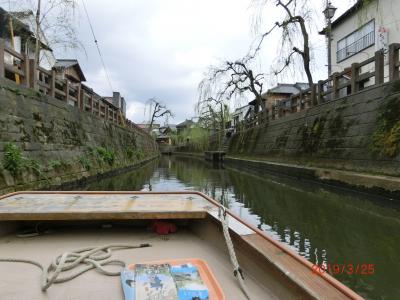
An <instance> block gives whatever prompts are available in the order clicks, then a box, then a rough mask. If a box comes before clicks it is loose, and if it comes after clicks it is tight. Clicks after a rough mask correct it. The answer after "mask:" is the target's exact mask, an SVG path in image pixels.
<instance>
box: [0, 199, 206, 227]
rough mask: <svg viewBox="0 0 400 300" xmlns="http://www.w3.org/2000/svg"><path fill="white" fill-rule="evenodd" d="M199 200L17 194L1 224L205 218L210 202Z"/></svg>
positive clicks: (4, 205) (5, 205) (1, 212)
mask: <svg viewBox="0 0 400 300" xmlns="http://www.w3.org/2000/svg"><path fill="white" fill-rule="evenodd" d="M195 198H196V199H195ZM195 198H193V199H188V197H187V196H186V197H185V196H184V195H152V194H150V195H135V194H123V195H118V194H106V195H103V194H97V195H96V194H79V193H76V194H23V195H18V194H17V195H12V196H10V197H6V198H4V199H3V200H1V201H0V220H3V221H5V220H10V221H11V220H21V221H22V220H91V219H93V220H99V219H101V220H105V219H106V220H127V219H128V220H133V219H199V218H205V217H206V215H207V210H206V207H205V206H206V204H207V201H206V200H204V199H202V198H201V197H198V196H197V197H195Z"/></svg>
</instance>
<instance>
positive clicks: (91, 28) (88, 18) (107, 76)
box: [82, 0, 114, 93]
mask: <svg viewBox="0 0 400 300" xmlns="http://www.w3.org/2000/svg"><path fill="white" fill-rule="evenodd" d="M82 4H83V8H84V10H85V14H86V17H87V20H88V22H89V26H90V31H91V32H92V35H93V39H94V43H95V44H96V48H97V52H98V53H99V56H100V60H101V64H102V65H103V69H104V72H105V73H106V78H107V82H108V85H109V87H110V89H111V93H112V92H113V91H114V89H113V87H112V84H111V80H110V76H109V74H108V71H107V68H106V64H105V63H104V59H103V55H101V51H100V46H99V43H98V42H97V39H96V35H95V34H94V30H93V26H92V22H91V21H90V17H89V14H88V11H87V9H86V5H85V0H82Z"/></svg>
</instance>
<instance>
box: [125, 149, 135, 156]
mask: <svg viewBox="0 0 400 300" xmlns="http://www.w3.org/2000/svg"><path fill="white" fill-rule="evenodd" d="M133 154H135V151H134V150H133V149H131V148H128V149H126V156H127V157H128V158H129V159H132V158H133Z"/></svg>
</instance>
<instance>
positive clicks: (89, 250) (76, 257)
mask: <svg viewBox="0 0 400 300" xmlns="http://www.w3.org/2000/svg"><path fill="white" fill-rule="evenodd" d="M143 247H151V245H150V244H140V245H129V244H110V245H105V246H100V247H86V248H81V249H77V250H73V251H70V252H65V253H63V254H61V255H59V256H57V257H56V259H54V261H53V262H52V263H51V264H50V265H49V266H48V268H46V269H45V268H44V267H43V265H41V264H40V263H38V262H36V261H33V260H29V259H19V258H0V262H18V263H27V264H31V265H35V266H37V267H38V268H40V269H41V270H42V276H41V289H42V291H46V290H47V289H48V288H49V287H50V286H51V285H52V284H53V283H61V282H66V281H69V280H72V279H74V278H76V277H78V276H79V275H81V274H83V273H85V272H87V271H89V270H91V269H94V268H96V270H97V271H99V272H100V273H102V274H104V275H108V276H118V275H120V274H121V271H116V272H115V271H114V272H112V271H107V270H106V269H105V268H104V267H103V266H105V265H120V266H122V267H125V263H124V262H123V261H120V260H115V259H109V258H110V257H111V255H112V250H122V249H135V248H143ZM82 264H83V265H84V267H83V268H81V269H80V270H79V271H77V272H76V273H73V274H70V275H67V276H64V277H60V278H59V275H60V274H61V273H62V272H65V271H68V270H71V269H73V268H76V267H77V266H78V265H82Z"/></svg>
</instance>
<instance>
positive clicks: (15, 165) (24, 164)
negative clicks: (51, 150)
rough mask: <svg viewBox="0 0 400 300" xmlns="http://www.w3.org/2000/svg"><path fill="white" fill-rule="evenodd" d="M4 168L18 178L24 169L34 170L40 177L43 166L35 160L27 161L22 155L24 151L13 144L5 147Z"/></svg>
mask: <svg viewBox="0 0 400 300" xmlns="http://www.w3.org/2000/svg"><path fill="white" fill-rule="evenodd" d="M3 167H4V169H6V170H7V171H9V172H10V173H11V175H12V176H14V177H16V176H17V175H18V174H20V173H21V171H22V170H23V169H31V170H34V171H35V172H36V173H37V174H38V175H41V174H42V169H43V168H42V165H41V164H40V162H39V161H37V160H35V159H27V158H26V157H24V156H23V155H22V150H21V149H20V148H19V147H18V146H17V145H14V144H12V143H7V144H6V145H5V146H4V157H3Z"/></svg>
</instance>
